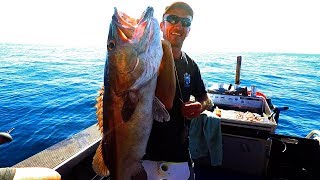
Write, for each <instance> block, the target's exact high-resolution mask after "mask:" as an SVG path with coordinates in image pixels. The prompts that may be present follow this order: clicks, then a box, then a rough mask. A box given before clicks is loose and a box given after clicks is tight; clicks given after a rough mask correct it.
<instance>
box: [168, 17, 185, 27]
mask: <svg viewBox="0 0 320 180" xmlns="http://www.w3.org/2000/svg"><path fill="white" fill-rule="evenodd" d="M164 20H165V21H167V22H169V23H170V24H178V23H179V22H181V25H182V26H183V27H189V26H190V25H191V20H190V19H189V18H182V17H179V16H176V15H169V16H167V17H165V18H164Z"/></svg>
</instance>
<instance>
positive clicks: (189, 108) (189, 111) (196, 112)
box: [181, 101, 202, 119]
mask: <svg viewBox="0 0 320 180" xmlns="http://www.w3.org/2000/svg"><path fill="white" fill-rule="evenodd" d="M181 112H182V115H183V116H184V117H186V118H187V119H192V118H196V117H199V116H200V114H201V112H202V105H201V103H200V102H198V101H196V102H186V103H184V104H182V107H181Z"/></svg>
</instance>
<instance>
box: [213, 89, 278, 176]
mask: <svg viewBox="0 0 320 180" xmlns="http://www.w3.org/2000/svg"><path fill="white" fill-rule="evenodd" d="M208 94H209V96H210V98H211V99H212V101H213V103H214V106H213V108H212V109H211V111H213V112H216V114H217V115H218V116H220V120H221V131H222V141H223V162H222V167H223V168H226V169H231V170H234V171H239V172H245V173H248V174H254V175H265V174H266V173H267V167H268V162H269V159H268V158H269V155H270V150H271V140H269V137H270V134H273V133H274V132H275V129H276V127H277V123H276V121H275V120H274V116H273V115H272V110H271V109H270V106H269V104H268V103H267V100H266V98H265V96H263V95H261V96H257V95H256V93H251V92H250V91H248V90H247V87H237V88H233V89H232V85H227V86H226V85H224V86H222V85H221V84H218V85H217V84H215V85H213V86H212V87H211V88H209V89H208Z"/></svg>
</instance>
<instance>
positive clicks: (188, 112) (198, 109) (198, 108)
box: [181, 93, 213, 119]
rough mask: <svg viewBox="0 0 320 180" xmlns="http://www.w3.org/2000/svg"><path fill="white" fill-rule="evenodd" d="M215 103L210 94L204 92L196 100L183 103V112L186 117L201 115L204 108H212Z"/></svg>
mask: <svg viewBox="0 0 320 180" xmlns="http://www.w3.org/2000/svg"><path fill="white" fill-rule="evenodd" d="M212 106H213V103H212V101H211V99H210V98H209V96H208V94H207V93H205V94H203V95H202V96H201V97H200V98H198V99H196V101H195V102H186V103H184V104H183V105H182V107H181V108H182V109H181V111H182V114H183V116H184V117H186V118H188V119H192V118H196V117H198V116H200V114H201V113H202V112H203V111H204V110H208V109H210V108H212Z"/></svg>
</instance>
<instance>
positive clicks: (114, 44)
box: [107, 40, 116, 51]
mask: <svg viewBox="0 0 320 180" xmlns="http://www.w3.org/2000/svg"><path fill="white" fill-rule="evenodd" d="M107 47H108V50H109V51H112V50H113V49H114V48H115V47H116V42H115V41H113V40H111V41H108V44H107Z"/></svg>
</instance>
